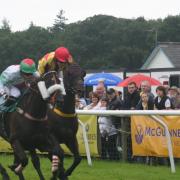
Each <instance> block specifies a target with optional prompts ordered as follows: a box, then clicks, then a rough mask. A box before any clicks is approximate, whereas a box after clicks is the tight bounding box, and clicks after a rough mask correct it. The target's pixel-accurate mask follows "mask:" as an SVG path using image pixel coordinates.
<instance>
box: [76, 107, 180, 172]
mask: <svg viewBox="0 0 180 180" xmlns="http://www.w3.org/2000/svg"><path fill="white" fill-rule="evenodd" d="M76 113H77V114H79V115H98V116H112V115H113V116H119V117H126V116H132V115H138V116H139V115H142V116H144V115H147V116H151V117H152V119H153V120H154V121H155V122H157V123H159V124H161V125H162V126H163V128H164V129H165V135H166V138H167V147H168V154H169V159H170V165H171V172H172V173H175V172H176V169H175V164H174V157H173V150H172V142H171V136H170V133H169V130H168V126H167V125H166V123H164V121H162V119H161V117H160V116H180V110H76ZM79 123H80V125H81V127H82V129H83V137H84V143H85V148H86V154H87V160H88V164H89V165H92V161H91V157H90V150H89V145H88V140H87V135H86V130H85V126H84V124H83V123H82V122H81V121H80V120H79Z"/></svg>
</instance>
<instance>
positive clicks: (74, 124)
mask: <svg viewBox="0 0 180 180" xmlns="http://www.w3.org/2000/svg"><path fill="white" fill-rule="evenodd" d="M84 76H85V71H84V70H82V69H81V67H80V66H79V65H78V64H76V63H73V64H69V65H67V67H66V68H65V70H64V72H63V81H64V86H65V90H66V95H65V96H64V97H63V98H61V99H59V97H58V94H56V97H57V99H56V100H55V107H54V108H53V109H49V111H48V121H49V124H50V129H51V131H52V133H53V134H54V135H55V137H56V138H57V140H58V142H59V144H65V145H66V146H67V147H68V148H69V150H70V151H71V152H72V154H73V156H74V161H73V164H72V165H71V166H70V167H69V168H68V169H67V170H66V171H65V172H64V171H63V172H61V174H59V178H60V179H63V180H67V179H68V176H70V175H71V173H72V172H73V170H74V169H75V168H76V167H77V166H78V164H79V163H80V162H81V156H80V154H79V147H78V141H77V138H76V134H77V131H78V118H77V115H76V113H75V95H76V94H77V93H82V91H84ZM61 152H62V151H61ZM63 157H64V154H63V153H62V154H61V165H62V167H63ZM33 165H34V167H35V169H36V170H37V172H38V174H39V175H40V174H42V173H40V172H41V170H40V164H39V161H38V163H37V162H35V161H34V163H33Z"/></svg>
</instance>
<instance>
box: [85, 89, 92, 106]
mask: <svg viewBox="0 0 180 180" xmlns="http://www.w3.org/2000/svg"><path fill="white" fill-rule="evenodd" d="M92 95H93V91H90V92H89V94H88V98H86V103H87V105H89V104H91V103H92Z"/></svg>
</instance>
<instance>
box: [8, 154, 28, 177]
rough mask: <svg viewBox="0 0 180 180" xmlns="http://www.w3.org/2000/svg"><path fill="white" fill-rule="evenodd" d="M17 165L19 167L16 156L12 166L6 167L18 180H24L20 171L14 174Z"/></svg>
mask: <svg viewBox="0 0 180 180" xmlns="http://www.w3.org/2000/svg"><path fill="white" fill-rule="evenodd" d="M18 165H19V161H18V158H17V156H16V155H14V162H13V165H10V166H8V167H9V168H10V169H11V170H12V171H13V172H14V173H15V174H16V175H17V176H18V177H19V180H24V179H25V178H24V176H23V173H22V171H20V172H15V171H14V170H15V169H16V167H17V166H18Z"/></svg>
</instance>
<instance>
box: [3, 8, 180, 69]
mask: <svg viewBox="0 0 180 180" xmlns="http://www.w3.org/2000/svg"><path fill="white" fill-rule="evenodd" d="M63 13H64V12H63V10H61V11H60V13H59V14H58V15H57V17H56V19H55V22H54V24H53V25H52V27H48V28H43V27H39V26H35V25H34V24H33V23H31V24H30V26H29V28H28V29H27V30H24V31H19V32H12V31H11V28H10V26H9V24H8V21H6V20H4V21H3V23H2V26H1V28H0V65H1V66H0V67H1V68H0V70H2V69H4V68H5V67H6V66H7V65H10V64H15V63H19V61H20V60H21V59H23V58H26V57H30V58H34V59H35V60H36V61H38V59H40V58H41V57H42V56H43V55H44V54H45V53H47V52H50V51H53V50H54V49H55V48H56V47H58V46H61V45H63V46H66V47H68V48H69V49H70V51H71V52H72V54H73V56H74V59H75V60H76V61H78V62H79V63H80V64H81V65H82V66H83V67H84V68H86V69H101V70H103V69H109V68H111V69H112V68H115V69H119V68H139V67H141V65H142V64H143V63H144V61H145V59H146V58H147V56H148V55H149V53H150V52H151V51H152V49H153V48H154V46H155V43H156V32H157V34H158V36H157V37H158V38H157V41H161V42H162V41H163V42H165V41H180V15H178V16H168V17H167V18H165V19H163V20H162V19H158V20H145V19H144V18H143V17H139V18H137V19H122V18H116V17H113V16H106V15H96V16H94V17H89V18H87V19H86V20H84V21H79V22H76V23H71V24H66V20H67V19H66V18H65V17H64V15H63Z"/></svg>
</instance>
